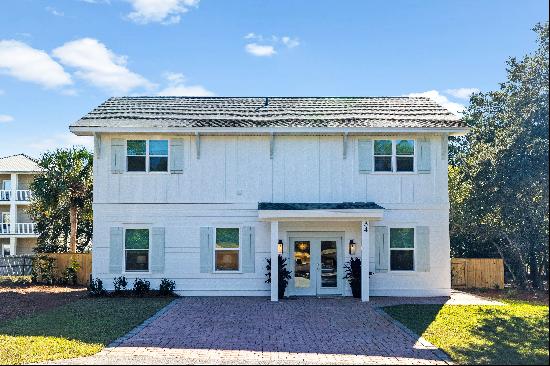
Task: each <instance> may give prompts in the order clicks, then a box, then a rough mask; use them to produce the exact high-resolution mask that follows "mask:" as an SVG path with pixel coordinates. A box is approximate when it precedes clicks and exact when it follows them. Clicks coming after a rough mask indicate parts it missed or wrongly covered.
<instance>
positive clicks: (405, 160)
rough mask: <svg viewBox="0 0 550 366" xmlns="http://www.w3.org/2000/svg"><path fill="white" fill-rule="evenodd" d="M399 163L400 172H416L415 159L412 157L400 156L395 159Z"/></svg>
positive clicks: (398, 169)
mask: <svg viewBox="0 0 550 366" xmlns="http://www.w3.org/2000/svg"><path fill="white" fill-rule="evenodd" d="M395 160H396V163H397V167H396V169H397V171H398V172H412V171H414V158H413V157H412V156H410V157H409V156H407V157H401V156H398V157H396V158H395Z"/></svg>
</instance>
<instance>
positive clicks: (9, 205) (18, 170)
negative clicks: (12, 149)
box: [0, 154, 40, 257]
mask: <svg viewBox="0 0 550 366" xmlns="http://www.w3.org/2000/svg"><path fill="white" fill-rule="evenodd" d="M39 172H40V168H39V167H38V164H36V161H34V160H33V159H32V158H30V157H28V156H27V155H24V154H19V155H12V156H6V157H4V158H0V216H1V217H0V249H1V253H0V256H4V257H5V256H9V255H22V254H32V253H33V249H34V247H36V239H37V237H38V234H36V232H35V225H34V223H33V222H32V220H31V218H30V217H29V214H28V213H27V208H28V206H29V203H30V199H31V191H30V184H31V182H32V181H33V179H34V176H35V175H36V174H38V173H39Z"/></svg>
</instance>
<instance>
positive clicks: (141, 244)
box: [124, 229, 149, 272]
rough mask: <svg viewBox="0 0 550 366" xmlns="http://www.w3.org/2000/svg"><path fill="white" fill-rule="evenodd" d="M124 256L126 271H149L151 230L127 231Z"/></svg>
mask: <svg viewBox="0 0 550 366" xmlns="http://www.w3.org/2000/svg"><path fill="white" fill-rule="evenodd" d="M124 255H125V264H126V267H125V269H126V271H128V272H131V271H135V272H147V271H148V270H149V229H126V235H125V239H124Z"/></svg>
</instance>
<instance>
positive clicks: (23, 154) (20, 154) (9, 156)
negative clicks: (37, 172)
mask: <svg viewBox="0 0 550 366" xmlns="http://www.w3.org/2000/svg"><path fill="white" fill-rule="evenodd" d="M15 156H24V157H26V158H27V159H29V160H32V161H33V162H35V163H38V160H37V159H35V158H33V157H31V156H29V155H27V154H25V153H19V154H13V155H7V156H0V160H1V159H7V158H13V157H15Z"/></svg>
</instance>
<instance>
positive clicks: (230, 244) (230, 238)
mask: <svg viewBox="0 0 550 366" xmlns="http://www.w3.org/2000/svg"><path fill="white" fill-rule="evenodd" d="M238 247H239V229H237V228H216V248H238Z"/></svg>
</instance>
